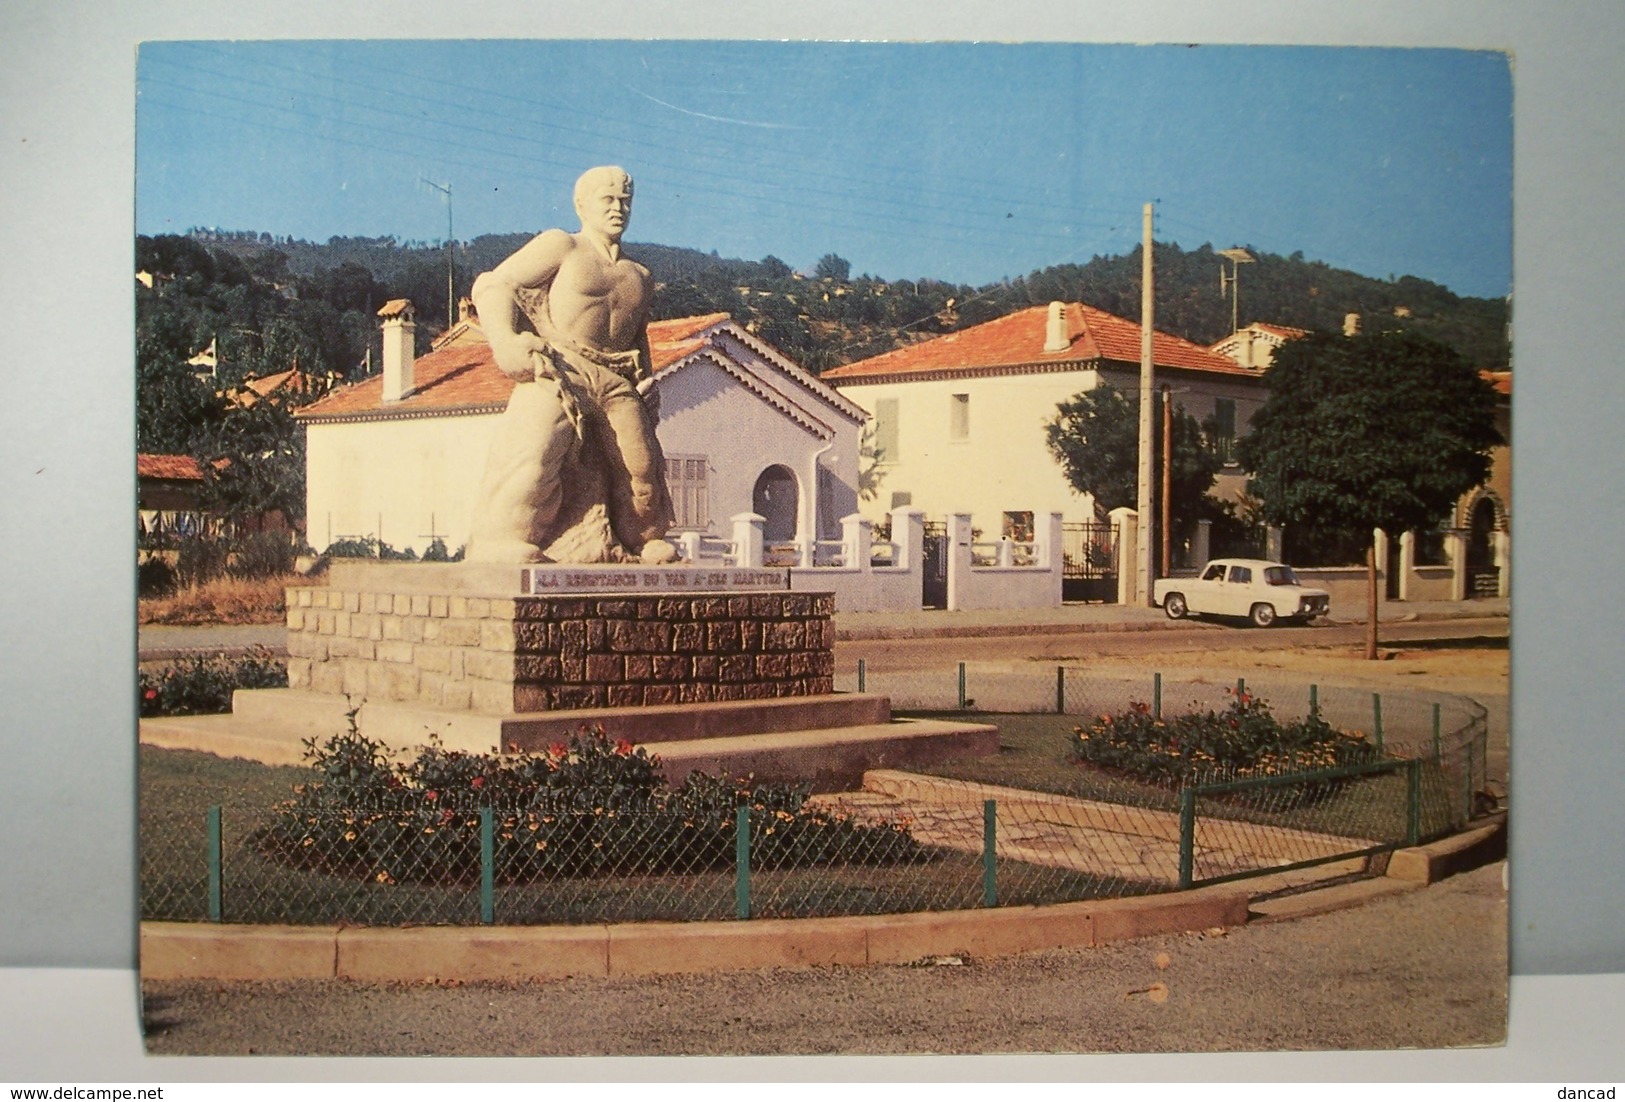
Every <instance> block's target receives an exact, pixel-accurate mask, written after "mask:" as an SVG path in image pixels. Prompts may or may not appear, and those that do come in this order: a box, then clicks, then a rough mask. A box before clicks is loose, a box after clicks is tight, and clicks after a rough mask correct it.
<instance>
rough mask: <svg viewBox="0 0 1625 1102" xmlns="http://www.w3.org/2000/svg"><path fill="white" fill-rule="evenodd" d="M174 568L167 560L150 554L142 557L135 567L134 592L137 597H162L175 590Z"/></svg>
mask: <svg viewBox="0 0 1625 1102" xmlns="http://www.w3.org/2000/svg"><path fill="white" fill-rule="evenodd" d="M176 580H177V579H176V576H175V568H174V567H173V566H170V565H169V562H168V560H166V559H163V558H161V557H159V556H158V555H151V556H148V557H147V558H145V559H142V560H141V561H140V562H139V563H137V564H136V568H135V592H136V596H138V597H162V596H163V595H165V594H166V593H173V592H174V591H175V583H176Z"/></svg>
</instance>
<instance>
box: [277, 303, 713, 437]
mask: <svg viewBox="0 0 1625 1102" xmlns="http://www.w3.org/2000/svg"><path fill="white" fill-rule="evenodd" d="M727 320H728V315H727V314H705V315H702V316H700V317H692V318H674V319H672V320H669V321H656V322H650V323H649V352H650V354H651V359H652V360H653V361H654V362H653V369H654V370H655V371H661V370H663V369H665V368H667V367H670V366H671V365H672V364H674V363H676V362H677V361H679V360H681V359H682V358H683V357H685V356H687V355H689V354H690V353H692V352H694V351H696V350H697V349H699V348H701V347H702V346H703V345H704V344H705V338H704V336H703V334H704V332H705V330H707V329H709V328H711V327H712V326H714V325H717V324H718V323H720V322H724V321H727ZM513 387H514V384H513V380H512V379H510V378H508V377H507V376H506V375H504V374H503V373H502V371H501V370H500V369H499V368H498V367H497V365H496V360H495V358H494V357H493V356H492V355H491V346H490V345H489V344H487V343H485V342H484V341H479V342H478V343H472V344H459V345H451V346H448V347H445V348H441V349H438V350H436V351H434V352H430V353H429V354H428V355H426V356H419V357H418V358H417V359H416V360H414V361H413V364H412V393H410V394H408V395H407V396H406V397H405V398H403V399H401V400H400V401H398V402H390V403H389V404H388V405H387V406H386V405H385V404H384V380H383V376H382V375H373V376H371V377H369V378H366V379H363V380H361V381H360V382H359V383H353V384H351V385H350V386H347V387H342V388H340V389H339V390H335V391H333V392H332V393H331V394H328V395H327V396H325V397H323V398H321V399H320V400H319V401H315V402H312V403H311V404H310V405H308V406H305V407H304V408H303V409H300V410H298V411H297V412H296V413H295V416H296V417H297V418H299V419H300V420H325V419H327V418H347V417H356V416H360V415H366V414H390V415H411V414H422V413H428V412H431V411H435V410H449V409H484V408H495V409H500V408H501V407H503V406H505V405H506V404H507V402H508V396H509V395H510V394H512V393H513Z"/></svg>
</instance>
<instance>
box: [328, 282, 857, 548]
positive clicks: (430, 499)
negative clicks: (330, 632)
mask: <svg viewBox="0 0 1625 1102" xmlns="http://www.w3.org/2000/svg"><path fill="white" fill-rule="evenodd" d="M379 315H380V317H382V318H383V329H384V364H383V371H382V373H381V374H379V375H377V376H373V377H371V378H368V379H364V380H362V381H361V382H359V383H355V384H353V385H351V386H348V387H345V388H343V389H340V390H337V391H334V392H333V393H331V394H328V395H327V396H325V397H323V398H322V399H321V400H319V401H317V402H314V403H312V404H311V405H308V406H306V407H304V408H303V409H301V410H299V411H298V413H297V417H298V418H299V420H300V421H301V422H302V423H303V424H304V425H305V431H306V504H307V512H306V518H307V524H308V538H309V540H310V542H311V544H312V545H314V546H315V547H317V548H323V547H326V546H328V545H329V544H330V543H332V542H334V541H336V540H339V539H342V538H345V537H351V538H362V537H369V536H370V537H373V538H376V539H379V540H381V541H383V542H385V543H388V544H390V545H391V546H393V547H396V548H411V549H413V550H415V551H417V552H419V553H421V552H422V551H423V550H424V549H425V548H426V547H427V546H428V544H429V543H430V541H431V540H432V539H434V538H435V537H439V538H440V539H442V540H444V541H445V544H446V546H447V548H448V549H450V550H456V549H457V548H458V547H460V546H462V545H463V544H464V543H465V542H466V541H467V538H468V531H469V524H470V510H471V508H472V504H473V501H472V499H473V496H474V491H475V489H476V488H477V487H478V485H479V481H480V477H481V474H482V472H483V470H484V465H485V455H486V451H487V448H488V447H489V440H490V435H491V432H492V429H493V427H494V422H495V417H496V415H497V414H498V413H500V412H501V411H502V409H503V408H504V407H505V406H506V405H507V401H508V396H509V394H510V393H511V392H512V390H513V385H514V384H513V383H512V382H511V381H510V380H509V379H508V378H507V376H505V375H503V374H502V372H501V371H500V370H498V369H497V366H496V363H495V361H494V359H493V358H492V356H491V350H490V346H489V345H488V344H487V343H486V342H485V339H484V336H483V335H482V334H481V333H480V331H479V327H478V323H477V319H476V318H474V317H473V316H472V315H470V314H467V313H465V315H464V318H463V320H462V321H461V322H460V323H459V324H458V325H457V326H455V327H454V328H453V329H452V330H450V331H449V332H448V333H447V334H446V336H445V337H444V338H443V339H442V340H441V341H440V342H439V343H438V345H437V347H436V348H435V349H434V351H432V352H430V353H429V354H427V355H425V356H423V357H421V358H414V357H413V355H412V336H413V317H412V315H413V310H412V306H411V303H409V302H406V301H405V300H396V301H394V302H391V303H389V304H387V305H386V306H385V307H384V308H383V310H381V311H379ZM649 343H650V350H651V352H652V355H653V367H654V371H655V383H654V386H655V391H656V393H657V394H658V397H659V403H660V424H659V429H658V436H659V438H660V443H661V447H662V449H663V450H664V451H665V454H666V462H667V475H668V477H667V481H668V484H669V486H670V489H671V493H672V501H673V504H674V505H675V507H676V510H677V534H678V535H681V534H682V533H684V532H695V533H700V534H702V535H708V536H714V537H716V538H718V539H727V538H729V536H730V534H731V531H732V522H731V518H732V517H733V516H735V515H736V514H740V513H751V512H754V513H758V514H761V515H762V516H764V517H765V518H766V520H767V522H766V525H765V531H764V537H765V539H766V540H767V541H768V542H769V543H790V542H808V543H810V542H811V541H815V540H819V539H825V540H828V539H838V538H839V537H840V535H841V519H842V518H843V517H845V516H847V515H848V514H851V513H853V512H855V511H856V510H857V505H858V493H857V485H858V449H859V444H860V437H861V434H862V428H863V423H864V420H865V413H864V411H863V410H862V409H861V408H860V407H858V406H857V405H855V404H854V403H853V402H852V401H851V400H850V399H848V398H845V397H843V396H842V395H841V394H839V393H837V392H836V391H835V390H834V389H832V388H831V387H829V386H826V385H825V384H823V383H821V382H819V381H818V380H817V379H816V378H814V377H813V376H811V375H809V374H807V373H806V372H805V371H803V370H801V369H800V368H799V367H797V366H796V365H795V364H793V363H791V362H790V361H789V360H788V359H786V358H785V357H784V355H783V354H782V353H780V352H779V351H778V350H776V349H774V348H773V347H771V346H770V345H768V344H766V343H764V342H763V341H761V340H759V339H758V338H756V337H755V336H753V335H751V334H750V333H747V332H746V331H745V330H744V329H743V328H742V327H741V326H739V325H736V324H735V323H734V322H733V321H732V320H730V319H729V317H728V316H727V315H726V314H709V315H705V316H703V317H692V318H678V319H675V320H671V321H659V322H654V323H652V324H651V325H650V326H649Z"/></svg>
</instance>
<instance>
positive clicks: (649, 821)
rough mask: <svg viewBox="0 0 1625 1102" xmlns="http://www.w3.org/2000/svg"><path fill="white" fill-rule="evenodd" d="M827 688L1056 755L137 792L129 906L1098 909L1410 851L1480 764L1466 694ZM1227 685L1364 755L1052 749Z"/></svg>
mask: <svg viewBox="0 0 1625 1102" xmlns="http://www.w3.org/2000/svg"><path fill="white" fill-rule="evenodd" d="M837 680H838V686H839V687H841V688H845V689H857V690H859V691H867V692H883V693H886V694H888V695H890V696H891V697H892V700H893V707H894V710H896V711H899V712H903V713H907V712H910V711H939V712H940V711H963V712H972V711H974V712H976V713H1005V714H1007V715H1008V717H1009V718H1008V719H1007V720H1005V721H1001V726H1002V727H1003V728H1004V729H1005V741H1006V742H1007V743H1009V742H1010V740H1011V739H1012V738H1014V737H1015V735H1014V734H1012V732H1014V731H1015V730H1016V729H1017V728H1018V727H1019V726H1020V725H1021V724H1023V723H1025V724H1027V725H1029V726H1033V725H1042V728H1043V734H1042V738H1043V740H1044V745H1045V746H1046V747H1047V748H1048V752H1050V753H1051V754H1052V758H1051V760H1049V761H1047V762H1046V763H1041V765H1042V768H1041V770H1040V772H1041V773H1042V776H1039V775H1038V774H1037V773H1035V774H1034V775H1033V776H1031V777H1028V776H1024V775H1022V774H1021V773H1020V772H1019V770H1006V771H1005V772H1004V773H1002V774H997V776H998V777H1000V778H1002V779H998V780H996V781H990V780H989V779H988V774H987V773H986V762H985V761H982V760H967V761H965V762H960V763H943V764H941V765H937V766H926V767H921V769H920V770H919V771H918V772H913V773H907V774H905V773H895V772H885V771H882V772H874V773H871V774H869V775H868V776H867V777H866V783H865V786H864V789H863V791H861V792H851V793H841V794H832V795H819V796H813V797H811V798H810V799H808V800H807V801H806V803H805V804H804V805H802V806H799V807H797V806H791V805H773V806H760V807H758V806H754V805H753V806H747V807H740V808H733V807H727V808H721V809H718V808H716V807H709V808H696V807H693V806H690V805H684V804H681V803H671V802H662V801H650V802H645V803H643V804H640V805H638V806H617V805H615V804H614V803H613V802H612V801H607V800H606V801H604V802H602V803H601V804H599V805H597V806H592V807H587V806H581V807H574V808H540V807H530V808H526V807H511V808H501V807H472V808H459V809H456V810H451V809H439V808H427V809H426V808H424V807H421V806H414V807H410V808H407V807H378V808H372V809H366V808H354V807H346V808H331V807H319V808H312V807H303V806H302V805H301V804H300V803H299V802H298V801H290V802H286V803H283V804H278V805H273V806H267V805H266V804H263V803H262V804H258V805H250V804H248V803H246V802H243V801H240V800H239V801H237V802H221V803H217V804H214V805H213V806H203V807H200V806H198V805H197V804H196V803H189V802H187V798H186V797H185V796H179V797H177V796H175V795H174V794H173V793H174V792H175V791H176V790H175V789H174V788H170V789H168V790H167V791H168V792H169V793H170V794H169V795H167V796H164V797H163V798H154V799H151V800H149V799H147V798H146V797H145V796H144V797H143V803H142V808H141V878H140V880H141V913H142V917H143V918H146V919H170V920H187V921H226V922H276V923H296V924H297V923H305V924H318V923H320V924H331V923H339V922H352V923H364V924H403V923H440V924H478V923H491V922H501V923H509V924H525V923H604V922H623V921H639V920H671V921H677V920H722V919H732V920H739V919H746V918H758V917H811V916H821V915H841V914H868V913H893V912H906V911H917V910H948V909H961V908H971V907H984V906H995V905H1009V904H1016V903H1053V902H1062V901H1069V900H1079V899H1091V898H1113V897H1119V896H1124V895H1135V894H1144V893H1150V892H1158V891H1170V890H1175V889H1178V888H1181V887H1193V886H1199V885H1203V884H1211V883H1220V882H1225V881H1231V880H1239V879H1242V878H1246V877H1254V876H1263V875H1268V874H1278V873H1289V872H1293V871H1295V870H1300V869H1308V868H1311V867H1315V866H1320V865H1326V864H1331V863H1335V862H1339V861H1355V860H1358V859H1361V858H1366V857H1370V856H1372V855H1375V854H1379V853H1383V852H1388V851H1392V850H1394V849H1397V848H1399V847H1402V846H1406V845H1413V844H1416V843H1417V842H1419V841H1425V840H1428V839H1430V838H1433V837H1437V836H1440V835H1443V834H1446V833H1449V832H1450V831H1453V830H1456V829H1459V828H1460V827H1461V826H1463V825H1465V824H1466V823H1467V822H1468V821H1470V820H1471V819H1472V818H1473V817H1474V814H1475V812H1476V811H1477V810H1478V809H1477V808H1476V807H1475V801H1476V800H1477V799H1478V798H1479V793H1480V791H1481V789H1482V788H1483V786H1484V782H1485V780H1486V778H1487V773H1488V765H1487V763H1488V754H1487V746H1488V730H1487V720H1486V713H1485V709H1484V708H1483V707H1482V706H1481V705H1479V704H1478V703H1477V702H1475V701H1472V700H1470V699H1467V698H1464V697H1459V696H1452V695H1447V694H1430V693H1422V692H1410V693H1386V694H1374V693H1371V692H1368V691H1361V690H1355V689H1348V688H1334V687H1323V686H1317V685H1313V684H1308V685H1305V684H1302V683H1295V684H1288V683H1285V682H1280V683H1276V684H1271V683H1270V680H1269V679H1268V678H1253V679H1249V680H1246V681H1242V680H1238V681H1236V682H1234V683H1231V682H1223V683H1215V682H1207V681H1177V680H1172V679H1165V678H1164V677H1163V675H1162V674H1160V673H1156V672H1150V673H1148V674H1146V675H1144V676H1129V675H1123V676H1113V675H1104V674H1102V673H1100V672H1098V671H1088V670H1084V669H1082V668H1079V667H1075V666H1065V665H1059V666H1054V667H1049V668H1045V669H1036V670H1032V671H1021V672H1012V671H1010V670H1007V669H1004V670H995V669H989V668H986V667H981V666H977V665H973V664H970V663H957V664H956V665H955V666H953V667H951V668H947V669H943V670H938V671H928V672H920V671H909V672H884V673H876V672H874V671H872V670H871V669H870V668H869V664H868V663H867V662H864V661H859V662H858V663H857V665H856V668H855V670H851V671H849V672H845V673H843V674H842V675H840V676H839V677H838V679H837ZM1239 692H1244V693H1246V694H1248V695H1249V696H1250V697H1263V698H1264V699H1266V700H1268V702H1269V705H1270V707H1271V710H1272V713H1273V714H1274V715H1275V716H1277V717H1278V718H1280V719H1283V720H1286V719H1289V718H1293V717H1296V716H1307V715H1310V714H1313V715H1317V716H1320V717H1321V718H1323V719H1325V720H1326V721H1327V722H1328V723H1330V724H1331V725H1333V726H1334V727H1338V728H1340V729H1343V730H1349V731H1359V732H1361V733H1362V734H1363V735H1364V741H1365V743H1366V744H1367V746H1368V747H1369V748H1370V750H1371V751H1372V754H1371V758H1372V760H1369V761H1360V762H1358V763H1357V764H1352V765H1344V766H1341V767H1339V768H1332V769H1308V768H1298V767H1297V766H1296V765H1295V764H1293V763H1292V762H1290V761H1288V762H1287V763H1286V764H1285V765H1284V766H1282V767H1281V768H1282V769H1283V770H1284V771H1283V772H1281V773H1280V774H1279V775H1274V776H1249V775H1244V774H1242V773H1237V772H1234V771H1232V772H1230V773H1225V772H1221V771H1219V770H1217V769H1211V770H1209V771H1207V772H1205V773H1201V774H1197V773H1190V774H1187V775H1186V776H1185V777H1184V779H1183V781H1182V782H1180V783H1164V784H1153V783H1146V782H1145V781H1144V780H1143V779H1139V778H1134V777H1129V776H1124V775H1120V774H1117V773H1114V772H1113V771H1111V770H1101V769H1087V770H1086V769H1079V768H1075V763H1074V762H1073V761H1072V759H1071V757H1070V756H1069V755H1068V753H1067V751H1066V750H1065V743H1066V740H1067V738H1068V733H1069V732H1070V730H1071V729H1072V728H1073V727H1074V726H1076V725H1078V723H1079V721H1080V720H1082V719H1084V718H1085V717H1089V718H1091V719H1093V718H1099V717H1101V716H1102V715H1112V714H1117V713H1119V712H1122V711H1123V710H1125V709H1134V708H1136V707H1140V708H1150V709H1151V710H1152V712H1153V714H1155V715H1158V716H1162V715H1172V714H1176V713H1180V712H1185V711H1192V710H1200V709H1204V708H1211V709H1213V710H1215V711H1221V712H1222V710H1223V709H1224V708H1226V707H1227V706H1228V705H1229V704H1230V703H1231V702H1233V701H1234V700H1235V699H1236V694H1237V693H1239ZM1021 713H1026V717H1025V718H1023V717H1022V716H1021ZM1046 716H1047V717H1048V718H1045V717H1046ZM1075 717H1076V718H1075ZM1007 749H1008V747H1007ZM1003 756H1004V755H1001V757H1003Z"/></svg>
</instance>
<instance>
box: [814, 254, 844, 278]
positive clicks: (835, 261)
mask: <svg viewBox="0 0 1625 1102" xmlns="http://www.w3.org/2000/svg"><path fill="white" fill-rule="evenodd" d="M813 276H814V277H815V278H817V279H833V280H836V281H837V282H841V283H845V282H846V281H847V280H848V279H850V278H851V277H852V262H851V261H850V260H847V259H845V258H843V257H840V256H837V255H836V254H834V253H825V254H824V255H823V256H821V257H819V258H818V264H817V266H816V267H814V268H813Z"/></svg>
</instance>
